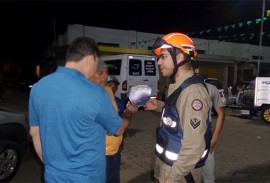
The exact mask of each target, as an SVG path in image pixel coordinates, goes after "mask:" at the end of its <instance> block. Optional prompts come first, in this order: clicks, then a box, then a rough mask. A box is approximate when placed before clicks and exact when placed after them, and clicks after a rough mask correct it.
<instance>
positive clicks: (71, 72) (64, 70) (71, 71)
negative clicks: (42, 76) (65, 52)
mask: <svg viewBox="0 0 270 183" xmlns="http://www.w3.org/2000/svg"><path fill="white" fill-rule="evenodd" d="M56 72H62V73H66V74H69V75H74V76H79V77H84V78H85V76H84V75H83V74H82V73H81V72H80V71H78V70H76V69H71V68H67V67H63V66H58V67H57V70H56Z"/></svg>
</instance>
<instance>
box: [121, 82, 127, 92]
mask: <svg viewBox="0 0 270 183" xmlns="http://www.w3.org/2000/svg"><path fill="white" fill-rule="evenodd" d="M122 91H127V80H125V81H123V83H122Z"/></svg>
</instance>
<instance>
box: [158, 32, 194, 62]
mask: <svg viewBox="0 0 270 183" xmlns="http://www.w3.org/2000/svg"><path fill="white" fill-rule="evenodd" d="M173 47H176V48H179V49H181V50H182V51H183V52H184V53H186V54H187V55H189V56H190V58H191V60H193V59H194V57H195V56H197V52H196V50H195V46H194V43H193V41H192V40H191V39H190V38H189V37H188V36H186V35H185V34H182V33H178V32H174V33H170V34H167V35H165V36H163V37H162V38H157V40H156V42H155V43H154V45H153V52H154V53H155V54H156V55H157V56H159V55H160V53H161V49H163V48H173Z"/></svg>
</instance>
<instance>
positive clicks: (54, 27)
mask: <svg viewBox="0 0 270 183" xmlns="http://www.w3.org/2000/svg"><path fill="white" fill-rule="evenodd" d="M53 40H54V41H56V26H55V18H54V19H53Z"/></svg>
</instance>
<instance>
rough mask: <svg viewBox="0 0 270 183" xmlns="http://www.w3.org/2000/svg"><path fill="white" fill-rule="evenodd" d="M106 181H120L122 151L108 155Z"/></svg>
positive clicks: (109, 182)
mask: <svg viewBox="0 0 270 183" xmlns="http://www.w3.org/2000/svg"><path fill="white" fill-rule="evenodd" d="M106 163H107V164H106V176H107V178H106V183H120V164H121V151H118V152H117V153H116V154H115V155H112V156H106Z"/></svg>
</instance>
